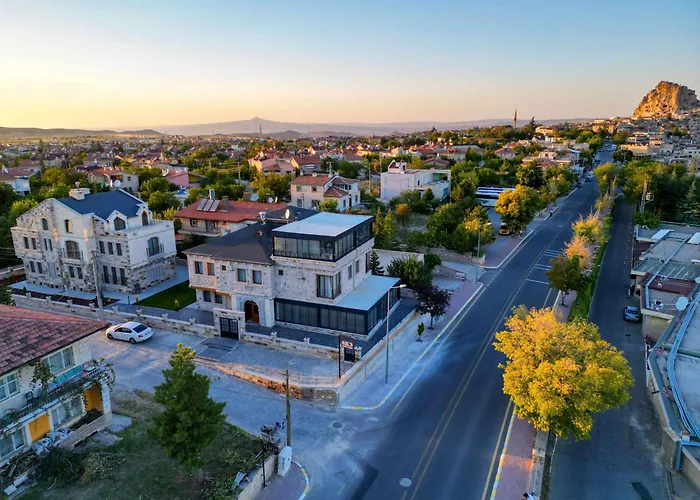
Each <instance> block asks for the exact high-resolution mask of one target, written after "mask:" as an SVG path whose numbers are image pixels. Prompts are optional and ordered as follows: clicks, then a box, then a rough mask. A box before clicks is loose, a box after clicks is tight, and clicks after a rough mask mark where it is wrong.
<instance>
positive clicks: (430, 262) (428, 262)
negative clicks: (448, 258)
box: [423, 253, 442, 271]
mask: <svg viewBox="0 0 700 500" xmlns="http://www.w3.org/2000/svg"><path fill="white" fill-rule="evenodd" d="M423 264H424V265H425V267H427V268H428V269H430V270H431V271H432V270H433V269H435V267H436V266H439V265H440V264H442V259H441V258H440V256H439V255H436V254H434V253H426V254H425V255H424V256H423Z"/></svg>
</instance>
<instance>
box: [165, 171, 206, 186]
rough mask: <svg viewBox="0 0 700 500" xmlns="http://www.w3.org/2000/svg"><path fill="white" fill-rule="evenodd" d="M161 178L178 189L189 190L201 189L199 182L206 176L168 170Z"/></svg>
mask: <svg viewBox="0 0 700 500" xmlns="http://www.w3.org/2000/svg"><path fill="white" fill-rule="evenodd" d="M163 178H164V179H165V180H167V181H168V182H171V183H172V184H175V185H176V186H177V187H178V188H183V189H190V188H198V187H202V185H201V182H202V180H203V179H206V176H204V175H201V174H196V173H194V172H190V171H188V170H186V169H185V170H181V171H177V170H170V171H169V172H167V173H164V174H163Z"/></svg>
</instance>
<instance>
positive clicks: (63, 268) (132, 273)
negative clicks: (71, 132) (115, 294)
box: [12, 188, 175, 293]
mask: <svg viewBox="0 0 700 500" xmlns="http://www.w3.org/2000/svg"><path fill="white" fill-rule="evenodd" d="M12 240H13V244H14V248H15V253H16V254H17V257H18V258H20V259H22V261H23V262H24V268H25V271H26V274H27V282H28V283H31V284H34V285H41V286H46V287H50V288H60V289H64V288H70V289H72V290H80V291H84V292H95V290H96V286H95V269H97V272H98V278H99V280H100V286H101V288H103V289H106V290H115V291H120V292H128V293H139V292H140V291H141V290H143V289H145V288H148V287H149V286H151V285H154V284H156V283H160V282H162V281H165V280H167V279H170V278H172V277H173V276H174V274H175V231H174V227H173V223H172V222H171V221H165V220H154V219H153V214H152V213H151V211H150V210H149V209H148V205H147V204H146V203H145V202H144V201H142V200H140V199H139V198H137V197H135V196H133V195H131V194H129V193H127V192H126V191H123V190H117V191H110V192H106V193H96V194H90V190H89V189H86V188H79V189H71V191H70V196H69V197H67V198H60V199H55V198H49V199H46V200H44V201H42V202H41V203H40V204H39V205H37V206H36V207H34V208H33V209H31V210H29V211H28V212H27V213H25V214H23V215H22V216H20V217H19V218H18V219H17V226H16V227H13V228H12Z"/></svg>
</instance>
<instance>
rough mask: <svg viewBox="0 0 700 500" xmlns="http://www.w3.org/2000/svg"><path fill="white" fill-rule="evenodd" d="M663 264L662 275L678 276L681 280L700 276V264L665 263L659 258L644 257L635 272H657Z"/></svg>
mask: <svg viewBox="0 0 700 500" xmlns="http://www.w3.org/2000/svg"><path fill="white" fill-rule="evenodd" d="M661 266H664V267H663V269H661V273H659V274H660V275H661V276H668V277H669V278H676V279H681V280H694V279H695V278H696V277H698V276H700V264H691V263H682V262H674V261H671V262H666V263H665V264H664V263H663V262H661V261H660V260H658V259H644V260H643V261H642V262H640V263H639V265H638V266H637V267H635V268H634V272H635V273H638V274H646V273H652V274H653V273H655V272H656V271H657V270H658V269H659V268H660V267H661Z"/></svg>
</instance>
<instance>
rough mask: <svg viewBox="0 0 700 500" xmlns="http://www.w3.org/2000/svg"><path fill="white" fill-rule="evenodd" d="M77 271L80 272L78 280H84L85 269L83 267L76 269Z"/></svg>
mask: <svg viewBox="0 0 700 500" xmlns="http://www.w3.org/2000/svg"><path fill="white" fill-rule="evenodd" d="M76 270H77V271H78V279H79V280H81V279H83V268H82V267H76Z"/></svg>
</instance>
